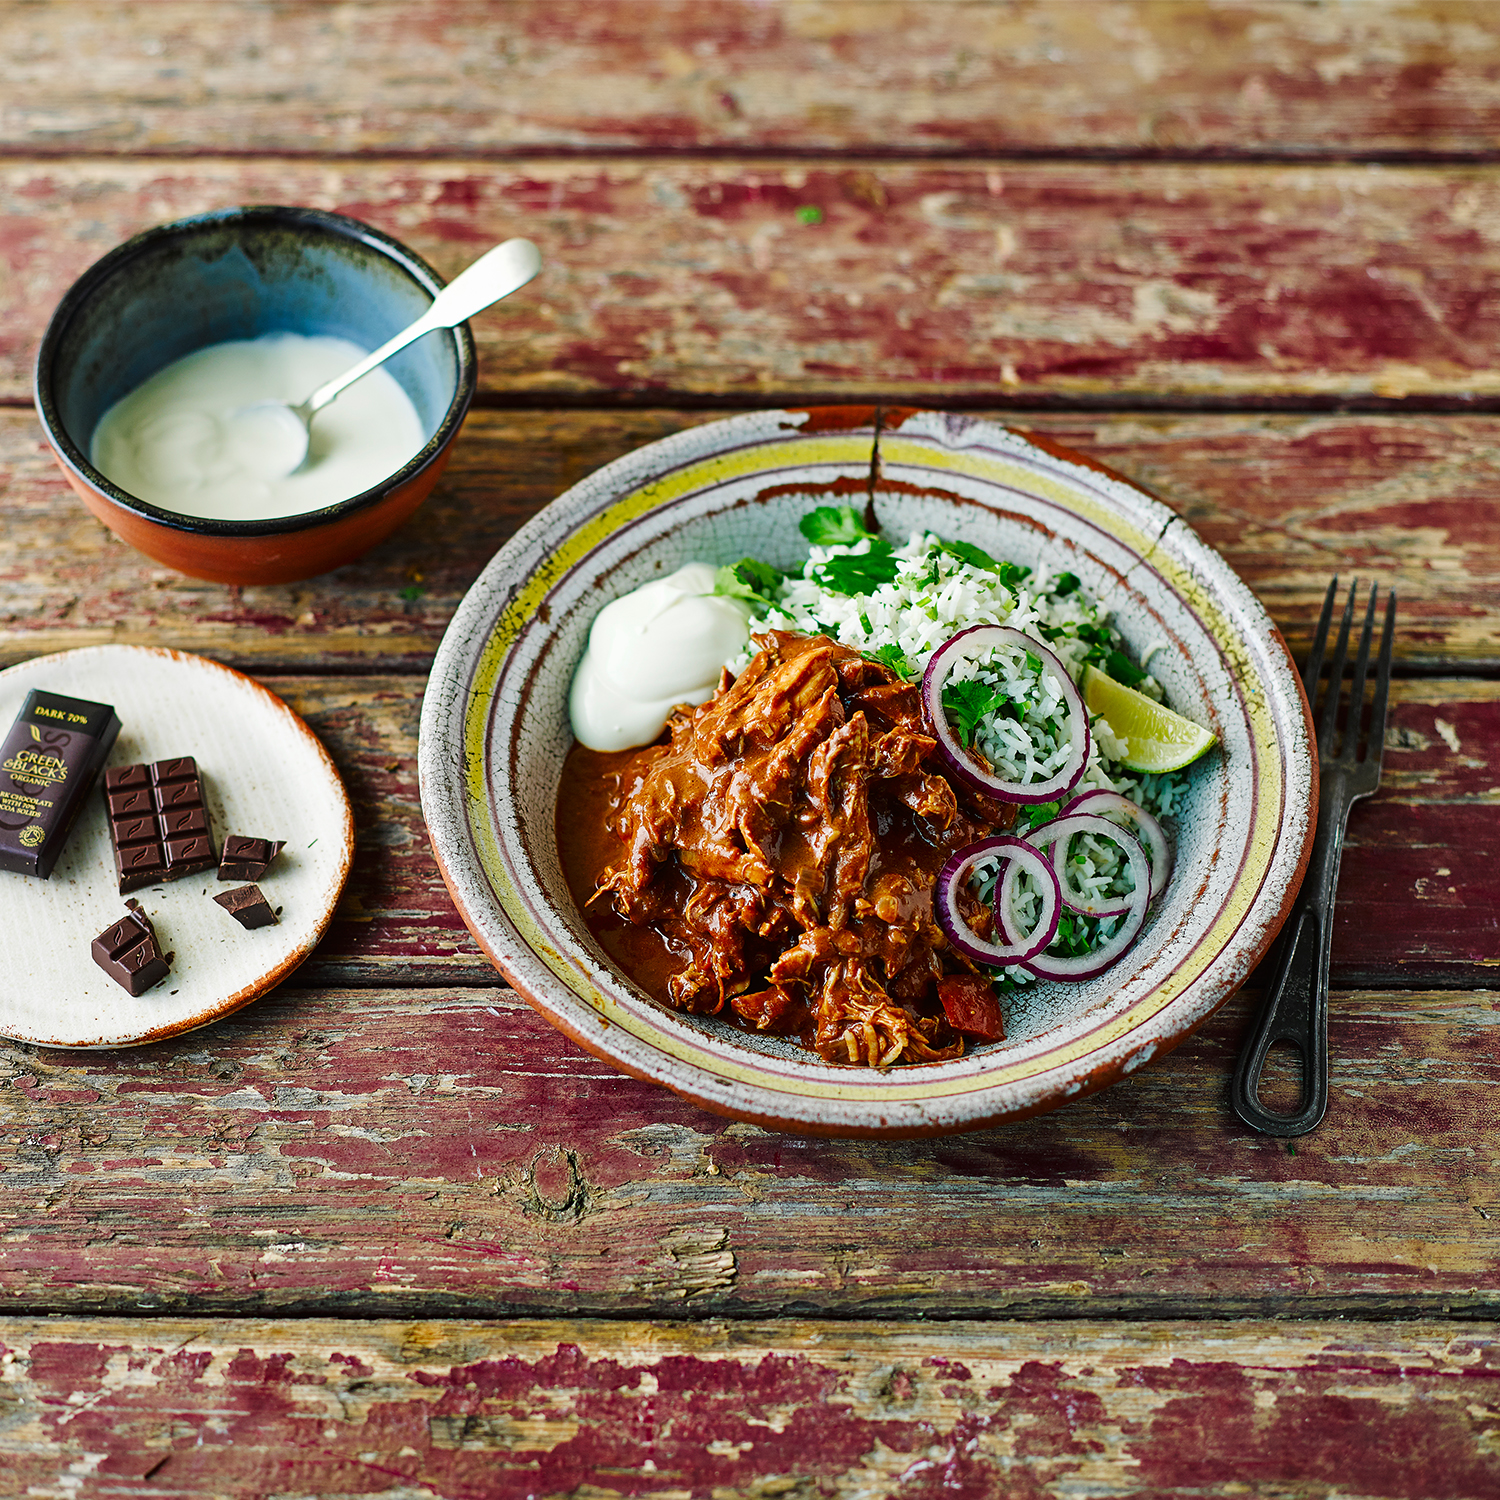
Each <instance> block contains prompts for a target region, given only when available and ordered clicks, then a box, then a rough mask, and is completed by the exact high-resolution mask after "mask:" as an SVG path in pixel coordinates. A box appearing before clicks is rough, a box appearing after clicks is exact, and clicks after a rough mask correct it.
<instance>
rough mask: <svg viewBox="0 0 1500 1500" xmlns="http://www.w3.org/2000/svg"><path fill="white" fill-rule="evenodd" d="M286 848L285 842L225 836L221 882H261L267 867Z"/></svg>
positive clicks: (240, 835) (220, 867) (242, 835)
mask: <svg viewBox="0 0 1500 1500" xmlns="http://www.w3.org/2000/svg"><path fill="white" fill-rule="evenodd" d="M285 848H286V843H285V841H284V840H282V841H278V842H276V843H274V844H273V843H272V842H271V841H270V839H253V838H248V837H247V836H246V835H245V834H242V833H230V834H226V835H225V836H224V852H223V854H222V855H220V856H219V879H220V880H259V879H260V877H261V876H262V875H264V874H265V873H266V867H267V866H268V865H269V864H270V863H271V861H272V860H273V859H275V858H276V856H277V855H278V854H280V853H281V851H282V850H283V849H285Z"/></svg>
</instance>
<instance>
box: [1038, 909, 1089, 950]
mask: <svg viewBox="0 0 1500 1500" xmlns="http://www.w3.org/2000/svg"><path fill="white" fill-rule="evenodd" d="M1098 930H1099V923H1098V921H1097V920H1095V919H1094V918H1092V917H1085V916H1080V915H1078V914H1077V913H1075V912H1071V911H1065V912H1063V913H1062V914H1061V915H1060V916H1059V917H1058V919H1057V936H1056V937H1055V938H1053V939H1052V941H1051V943H1050V944H1049V945H1048V947H1047V951H1048V952H1049V953H1056V954H1060V955H1061V956H1062V957H1064V958H1081V957H1082V956H1083V955H1084V954H1085V953H1087V952H1088V951H1089V949H1090V948H1091V947H1093V943H1094V935H1095V933H1097V932H1098Z"/></svg>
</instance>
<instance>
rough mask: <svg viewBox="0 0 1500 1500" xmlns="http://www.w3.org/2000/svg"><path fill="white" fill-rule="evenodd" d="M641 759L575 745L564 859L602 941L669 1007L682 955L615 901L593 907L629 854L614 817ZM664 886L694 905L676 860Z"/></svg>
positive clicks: (562, 789) (560, 829)
mask: <svg viewBox="0 0 1500 1500" xmlns="http://www.w3.org/2000/svg"><path fill="white" fill-rule="evenodd" d="M639 753H640V751H639V749H638V748H635V749H630V750H589V749H587V748H586V747H585V746H583V745H580V744H578V743H577V741H574V744H573V748H572V749H571V750H570V751H568V758H567V759H566V760H565V761H564V762H563V772H562V783H561V784H560V785H559V787H558V789H557V854H558V858H559V859H560V860H561V862H562V869H563V877H564V878H565V879H566V880H567V882H568V891H569V893H570V894H571V895H572V897H573V901H574V903H575V904H576V905H577V907H578V910H579V912H580V913H581V915H582V916H583V920H584V922H585V923H586V924H587V926H588V929H589V931H590V932H591V933H592V934H593V935H594V940H595V941H596V942H597V943H598V944H599V946H600V947H601V948H603V949H604V951H605V952H606V953H607V954H608V955H609V956H610V958H612V959H613V960H614V961H615V963H616V964H617V965H618V966H619V967H620V968H621V969H622V970H623V971H624V972H625V973H626V974H627V975H628V976H629V977H630V978H631V979H633V980H634V981H635V982H636V983H637V984H638V985H640V987H641V988H642V989H643V990H645V991H646V993H647V994H648V995H650V996H651V997H652V999H654V1000H659V1001H661V1002H662V1004H663V1005H666V1004H669V1003H670V1002H669V1001H668V999H667V980H668V979H669V978H670V977H671V976H672V974H673V973H674V972H675V970H676V969H677V968H678V967H680V966H681V963H682V955H681V954H679V953H677V952H676V951H675V950H674V949H673V948H672V946H671V944H669V943H668V942H667V939H666V938H665V936H663V934H662V933H660V932H658V931H657V930H656V929H655V928H654V927H636V926H634V925H632V924H631V923H629V922H627V921H626V920H625V919H624V918H623V917H622V916H620V915H619V914H618V913H617V912H616V911H615V909H614V906H613V904H612V903H611V901H610V899H609V897H608V896H607V895H604V896H601V897H600V898H599V899H598V900H597V901H593V904H592V905H590V904H589V903H590V901H591V900H592V898H593V895H594V892H595V891H596V890H597V889H598V887H599V879H600V877H601V876H602V875H603V874H604V872H605V871H606V870H608V869H609V868H610V867H611V866H612V865H614V864H616V863H617V862H618V861H619V860H620V859H621V857H622V856H623V855H624V853H625V845H624V843H623V842H622V841H621V840H620V839H619V838H617V837H616V836H615V835H614V834H613V833H612V832H611V831H610V828H609V821H610V813H611V812H612V811H613V810H614V801H615V796H616V794H617V791H618V788H619V780H620V773H621V772H622V771H623V770H624V769H625V767H626V766H627V765H628V764H629V762H630V760H631V757H632V756H635V755H638V754H639ZM657 879H659V880H664V881H674V882H676V883H677V884H678V885H680V887H681V892H682V897H683V900H684V901H685V900H686V899H687V896H688V891H689V888H690V883H689V881H688V880H687V879H686V878H685V876H684V875H683V872H682V871H681V869H680V868H679V867H678V865H677V861H676V860H675V859H673V860H672V861H670V862H669V864H667V865H664V866H663V867H662V869H661V871H660V873H659V874H658V876H657Z"/></svg>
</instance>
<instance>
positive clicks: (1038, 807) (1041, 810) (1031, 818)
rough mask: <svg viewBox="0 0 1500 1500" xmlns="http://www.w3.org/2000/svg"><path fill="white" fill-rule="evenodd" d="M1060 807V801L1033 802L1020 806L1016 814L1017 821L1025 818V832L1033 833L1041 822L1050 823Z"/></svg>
mask: <svg viewBox="0 0 1500 1500" xmlns="http://www.w3.org/2000/svg"><path fill="white" fill-rule="evenodd" d="M1061 807H1062V803H1061V802H1033V803H1031V805H1030V806H1027V807H1022V808H1021V810H1020V812H1019V813H1018V814H1017V815H1016V816H1017V821H1020V820H1021V819H1025V821H1026V831H1027V833H1035V832H1036V830H1037V829H1038V828H1040V827H1041V826H1042V824H1043V823H1050V822H1051V821H1052V820H1053V818H1055V817H1056V816H1057V814H1058V810H1059V809H1060V808H1061Z"/></svg>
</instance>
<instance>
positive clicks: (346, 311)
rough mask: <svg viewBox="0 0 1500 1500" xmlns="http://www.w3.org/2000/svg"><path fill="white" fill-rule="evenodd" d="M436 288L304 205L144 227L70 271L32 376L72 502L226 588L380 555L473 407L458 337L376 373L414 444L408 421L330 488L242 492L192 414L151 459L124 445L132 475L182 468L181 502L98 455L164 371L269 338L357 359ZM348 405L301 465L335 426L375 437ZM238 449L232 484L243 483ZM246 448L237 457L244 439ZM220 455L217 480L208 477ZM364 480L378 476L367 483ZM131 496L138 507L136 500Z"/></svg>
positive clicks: (437, 340) (363, 229) (395, 250)
mask: <svg viewBox="0 0 1500 1500" xmlns="http://www.w3.org/2000/svg"><path fill="white" fill-rule="evenodd" d="M442 286H443V282H442V279H441V278H440V277H439V276H438V275H437V273H436V272H435V271H433V269H432V268H431V267H430V266H428V265H427V264H426V263H425V262H424V261H423V260H421V258H420V257H418V256H417V255H415V254H413V252H412V251H410V250H408V249H407V248H406V247H405V246H403V245H401V244H400V243H399V242H398V241H396V240H394V239H392V238H391V237H390V236H388V235H385V234H383V233H381V232H380V231H379V230H377V229H373V228H371V227H370V226H369V225H367V224H362V223H360V222H359V221H358V220H356V219H351V218H347V217H345V216H344V215H342V214H334V213H327V212H324V211H322V210H319V209H312V208H298V207H274V206H264V207H253V208H232V209H224V210H221V211H217V212H214V213H208V214H201V215H198V216H196V217H194V218H190V219H181V220H178V221H176V222H174V223H171V224H163V225H159V226H157V227H156V228H153V229H148V230H145V231H144V232H143V233H141V234H138V235H136V236H135V238H134V239H131V240H128V241H126V242H125V243H124V244H123V245H120V246H118V247H116V248H115V249H114V250H112V251H110V252H109V254H108V255H106V256H104V257H103V259H102V260H100V261H98V262H96V263H95V264H94V265H93V266H91V267H90V268H89V269H88V270H87V271H85V272H84V273H83V275H82V276H81V277H80V278H79V279H78V281H77V282H75V283H74V285H73V286H72V287H71V288H70V289H69V290H68V292H67V293H66V295H65V296H64V297H63V299H62V301H61V302H60V303H59V305H58V307H57V310H56V312H55V313H54V314H53V316H52V320H51V322H50V323H49V325H48V327H47V331H46V333H45V335H44V336H43V339H42V345H41V350H40V352H39V354H38V357H37V365H36V381H35V397H36V406H37V412H38V415H39V416H40V418H41V422H42V427H43V431H44V433H45V435H46V438H47V441H48V443H49V444H50V446H51V448H52V450H53V453H54V455H55V456H56V458H57V461H58V463H59V464H60V465H61V467H62V469H63V472H64V474H65V475H66V476H67V478H68V481H69V483H70V484H71V485H72V486H73V488H74V490H75V491H76V492H77V493H78V495H79V496H80V497H81V498H82V500H83V502H84V504H85V505H87V506H88V507H89V509H90V510H91V511H93V513H94V514H95V515H96V516H98V517H99V519H100V520H101V521H103V522H104V524H105V525H106V526H108V527H110V529H111V530H113V531H114V532H115V533H116V534H117V535H119V536H120V537H121V538H123V539H124V540H125V541H127V542H129V543H130V544H131V545H132V546H133V547H136V548H137V549H138V550H140V551H141V552H144V553H145V554H146V555H147V556H149V557H151V558H153V559H155V560H156V561H158V562H161V563H165V564H166V565H167V566H169V567H172V568H176V569H178V570H179V571H180V572H183V573H188V574H191V575H192V576H194V577H197V578H206V579H210V580H212V581H215V582H220V583H233V584H264V583H287V582H291V581H293V580H295V579H300V578H309V577H312V576H313V575H314V574H317V573H322V572H326V571H327V570H328V569H330V568H334V567H338V566H339V565H340V564H342V563H346V562H350V561H352V560H353V559H354V558H355V557H358V556H359V555H360V554H361V553H362V552H364V551H366V550H367V549H368V548H370V547H372V546H374V545H375V544H376V543H377V542H380V541H383V540H384V539H385V538H386V537H387V536H389V535H390V534H391V532H393V531H394V530H395V529H396V528H397V527H398V526H399V525H401V523H402V522H403V521H405V520H406V518H407V517H408V516H409V515H410V514H411V513H412V511H413V510H415V509H416V507H417V506H418V505H419V504H420V503H421V502H422V500H423V499H424V498H425V497H426V495H427V494H428V493H429V491H430V490H431V489H432V486H433V485H434V484H435V483H436V482H437V479H438V476H439V475H440V474H441V473H442V470H443V468H444V466H445V465H446V463H447V460H448V455H449V452H450V451H451V446H452V443H453V440H454V438H455V437H456V436H457V434H458V431H459V428H460V427H461V426H462V424H463V419H464V416H465V414H466V413H467V411H468V407H469V403H470V401H471V400H472V399H473V395H474V387H475V357H474V343H473V339H472V337H471V336H470V334H469V331H468V329H467V328H466V327H464V326H462V325H461V326H460V327H458V328H454V329H451V330H440V331H435V332H433V333H431V334H429V335H427V336H425V337H423V338H421V339H419V340H417V341H416V342H415V343H413V344H411V345H410V346H408V347H407V348H406V349H403V350H402V351H401V352H400V353H399V354H397V355H395V356H393V357H392V358H391V360H390V361H389V362H388V363H387V364H386V365H385V366H384V367H383V368H382V370H381V371H379V372H377V373H378V374H381V375H383V376H384V377H385V379H386V380H388V381H390V382H392V384H394V386H395V387H396V388H397V390H398V392H399V393H400V395H401V397H402V398H403V399H404V401H405V403H407V404H408V405H409V406H410V409H411V413H412V414H413V415H414V417H415V431H412V430H411V424H410V421H409V420H408V421H407V423H406V427H405V435H404V436H401V438H400V441H399V442H398V443H397V442H393V444H392V446H391V447H389V448H386V449H384V450H383V451H382V453H381V457H380V461H379V462H378V463H376V464H374V465H373V466H367V467H365V468H364V469H363V470H361V471H359V472H350V473H348V474H346V475H345V476H343V477H340V476H339V475H338V474H336V473H334V472H333V471H332V470H331V469H326V468H325V469H321V471H320V467H319V465H318V464H317V463H316V462H314V464H312V465H309V466H308V469H307V474H306V476H303V477H305V478H307V479H308V480H309V483H308V484H307V485H306V486H305V487H303V489H302V491H301V492H300V493H297V494H294V495H291V496H282V497H276V496H274V495H270V494H259V495H257V494H254V493H247V488H249V489H253V488H254V484H255V483H258V481H255V480H254V476H253V472H252V473H251V474H250V477H249V479H248V480H247V478H246V473H245V472H238V473H236V472H234V463H235V461H236V459H235V448H236V444H235V443H234V442H229V443H227V444H226V443H225V442H223V441H222V435H221V434H219V433H217V432H216V431H215V430H214V429H213V428H212V427H211V426H210V425H209V424H205V423H204V422H202V421H201V420H200V419H201V418H202V416H203V415H204V413H203V412H199V413H197V415H196V417H195V416H194V414H193V413H192V412H191V411H189V412H188V413H187V417H186V421H187V422H188V424H189V425H188V426H187V427H186V428H183V429H180V430H178V431H177V432H176V434H175V435H173V434H170V433H169V434H168V438H169V441H168V442H167V443H166V444H165V446H164V447H163V446H162V445H156V447H155V448H153V445H152V444H150V443H149V442H148V443H147V444H146V450H147V451H145V452H144V453H142V452H140V446H139V442H137V462H138V463H139V462H140V461H144V463H145V464H146V467H147V468H148V469H150V468H152V467H153V466H154V467H155V469H156V471H157V473H158V478H159V477H160V471H161V469H162V468H163V466H164V465H165V467H166V468H167V469H171V468H172V465H173V463H174V462H175V463H177V464H178V466H179V469H181V468H183V467H186V468H187V469H188V470H189V471H191V472H190V473H189V475H188V477H189V479H190V480H191V483H190V484H189V485H188V486H187V487H186V488H187V489H188V490H192V491H194V492H195V494H189V493H186V492H185V490H184V488H183V487H181V486H179V487H178V488H176V489H173V488H172V487H171V486H168V487H167V488H165V489H163V488H160V487H153V486H152V485H151V484H149V483H148V482H147V480H146V478H145V477H143V476H142V475H141V474H140V473H138V472H135V473H131V472H128V471H127V469H126V468H123V467H115V465H114V464H112V463H110V464H109V468H113V469H114V472H113V473H111V472H109V468H101V467H100V462H108V459H107V455H106V454H105V451H104V449H105V447H107V446H108V445H109V443H110V441H111V440H110V436H109V430H108V426H107V425H106V417H107V415H108V414H109V413H110V412H111V410H112V409H113V408H115V407H117V406H119V405H121V404H122V403H125V402H127V401H129V400H130V399H131V398H132V397H133V396H134V395H135V394H136V393H138V392H141V393H145V392H149V390H150V388H151V387H150V383H151V382H152V381H153V380H155V379H157V378H158V377H161V378H163V379H165V378H166V372H168V370H169V367H171V366H173V365H175V364H177V363H178V362H179V361H182V360H185V359H188V358H190V357H196V356H201V357H204V358H207V359H210V360H212V359H217V358H219V357H220V356H217V355H212V356H211V355H210V353H209V352H210V351H212V350H213V349H214V348H216V347H218V346H224V345H234V344H249V345H252V346H254V345H263V351H274V350H275V349H276V347H277V343H276V341H277V340H280V339H283V338H287V337H291V338H292V339H294V340H310V341H312V342H313V344H314V345H315V346H320V347H324V348H325V349H326V348H328V347H329V346H328V345H326V344H325V342H324V341H327V340H336V341H339V342H340V344H342V345H343V346H345V347H344V352H348V349H349V347H351V346H352V349H353V351H354V354H355V357H357V356H358V355H360V354H362V353H363V352H364V351H366V350H370V349H375V348H378V347H379V346H380V345H381V344H383V343H384V342H385V341H386V340H387V339H389V338H390V337H391V336H392V335H393V334H395V333H397V332H398V331H399V330H401V329H402V328H405V327H406V326H407V325H408V324H410V323H411V322H413V321H414V320H415V319H416V318H417V317H419V316H420V315H421V314H422V313H423V312H424V311H426V309H427V308H428V307H429V306H430V305H431V303H432V300H433V298H434V297H435V296H436V295H437V293H438V292H439V291H440V290H441V289H442ZM263 341H264V343H263ZM286 347H298V346H297V345H291V346H286ZM300 358H301V355H300V354H299V355H297V356H295V357H294V360H293V363H295V362H296V360H297V359H300ZM270 362H271V363H272V364H273V365H274V364H275V363H276V359H275V357H274V356H273V357H272V358H271V360H270ZM334 362H335V364H337V365H338V367H339V368H344V367H346V365H347V363H350V362H352V360H351V361H343V359H342V355H338V356H337V357H336V358H335V359H334ZM283 373H284V374H285V371H284V372H283ZM334 373H336V371H335V372H334ZM289 378H291V379H292V384H291V387H290V389H287V391H286V395H285V397H283V399H286V398H289V399H291V400H293V401H300V400H301V399H303V397H305V396H306V395H307V394H308V392H309V391H310V390H311V389H312V388H313V387H314V386H316V385H317V384H319V381H318V380H317V379H314V380H313V381H312V382H311V384H310V385H308V386H307V387H306V388H305V389H304V388H302V382H301V373H300V370H293V371H292V372H291V376H290V377H289ZM369 379H374V376H371V377H369ZM284 383H285V382H283V384H284ZM367 383H368V381H361V382H360V383H359V384H360V385H361V386H363V385H366V384H367ZM376 388H377V389H378V388H379V387H378V384H377V387H376ZM361 396H362V393H361V392H360V391H359V389H358V387H354V388H351V389H350V390H349V391H348V392H347V393H346V395H345V396H344V397H342V398H341V399H340V400H339V401H338V402H337V403H335V405H334V406H333V407H330V408H329V409H328V410H327V411H326V412H324V413H321V414H320V415H319V418H318V420H317V422H315V423H314V424H313V436H314V443H315V452H314V458H315V460H316V458H317V453H316V445H317V443H318V442H319V441H322V442H323V443H325V444H327V443H328V442H330V441H332V440H333V439H335V438H336V437H337V434H338V432H339V424H340V423H342V422H345V421H350V420H352V421H355V422H357V423H358V424H359V426H360V428H361V431H362V432H365V433H366V435H368V431H367V430H368V429H369V428H370V427H372V426H373V427H377V428H378V427H380V426H381V425H383V420H384V419H383V418H382V417H380V416H379V415H376V416H374V417H371V416H370V415H369V414H366V415H365V416H363V417H361V416H360V414H359V413H360V402H359V399H358V398H360V397H361ZM138 399H142V400H144V399H145V396H144V395H142V396H141V397H140V398H138ZM255 399H256V397H255V396H254V395H251V396H250V397H249V400H247V401H246V402H245V403H243V404H245V405H248V404H250V403H251V402H253V401H254V400H255ZM346 402H350V403H352V404H351V405H350V406H348V407H345V403H346ZM339 408H344V410H342V411H340V410H339ZM209 414H210V415H211V413H209ZM351 414H352V415H351ZM215 420H216V421H218V420H220V418H215ZM194 422H196V423H197V425H196V428H195V427H193V425H192V424H193V423H194ZM325 423H327V424H328V425H327V426H326V427H324V424H325ZM101 426H104V427H105V430H104V432H102V433H101V431H100V429H101ZM320 427H323V428H324V430H323V432H322V434H320V433H319V428H320ZM195 434H196V435H195ZM96 437H97V438H98V439H99V441H98V444H97V446H96ZM137 438H139V433H138V434H137ZM216 445H217V449H218V451H217V454H216V453H215V448H216ZM413 445H414V446H413ZM244 447H245V445H244V444H240V445H239V448H240V450H241V452H240V457H239V460H238V461H239V462H240V464H241V470H242V471H243V470H253V464H246V463H245V462H244V458H245V455H244V452H243V449H244ZM249 448H250V450H251V455H250V456H251V457H252V458H253V449H254V442H253V439H252V440H251V442H250V444H249ZM325 451H326V450H325ZM174 455H175V458H174ZM96 456H97V458H98V459H99V460H100V462H96ZM226 458H227V459H229V460H230V461H231V462H230V469H229V470H228V471H225V472H215V465H216V464H217V463H220V462H222V461H224V460H225V459H226ZM184 459H186V463H185V464H184V462H183V461H184ZM371 467H373V468H374V469H379V470H383V472H382V473H379V474H372V472H371ZM181 477H182V476H181V474H180V473H179V478H181ZM294 477H296V476H294ZM135 486H139V488H136V487H135ZM147 489H152V490H153V493H150V494H147V493H142V492H141V491H143V490H147Z"/></svg>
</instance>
